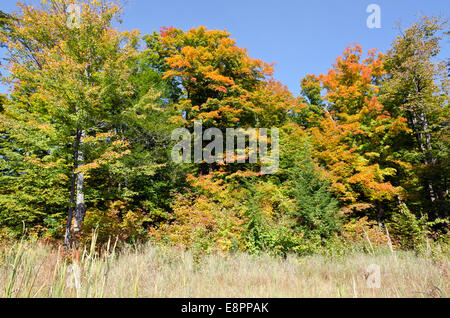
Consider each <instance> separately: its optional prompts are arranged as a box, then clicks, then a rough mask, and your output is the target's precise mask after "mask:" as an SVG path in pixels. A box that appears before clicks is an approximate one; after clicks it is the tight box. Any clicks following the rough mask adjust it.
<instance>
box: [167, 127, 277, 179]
mask: <svg viewBox="0 0 450 318" xmlns="http://www.w3.org/2000/svg"><path fill="white" fill-rule="evenodd" d="M192 136H193V137H192ZM180 139H181V140H180ZM192 139H193V147H192ZM172 140H175V141H178V140H179V142H178V143H177V144H176V145H175V146H174V147H173V148H172V153H171V156H172V160H173V161H174V162H176V163H181V162H184V163H192V162H194V163H202V162H205V163H210V164H211V163H218V164H223V163H245V162H249V163H258V159H259V162H260V163H261V174H274V173H276V172H277V171H278V167H279V156H280V155H279V146H280V145H279V130H278V128H271V129H270V136H268V129H267V128H248V129H242V128H226V130H225V140H224V136H223V132H222V130H220V129H219V128H208V129H206V130H205V131H204V132H203V125H202V121H200V120H196V121H195V122H194V133H193V134H191V132H190V131H189V130H188V129H186V128H177V129H174V130H173V132H172ZM247 140H248V143H247V142H246V141H247ZM205 141H210V142H209V143H208V144H207V145H204V142H205ZM269 141H270V146H271V151H270V154H269V153H268V145H269ZM224 142H225V153H224ZM192 148H193V150H194V153H193V155H192ZM247 159H248V161H247Z"/></svg>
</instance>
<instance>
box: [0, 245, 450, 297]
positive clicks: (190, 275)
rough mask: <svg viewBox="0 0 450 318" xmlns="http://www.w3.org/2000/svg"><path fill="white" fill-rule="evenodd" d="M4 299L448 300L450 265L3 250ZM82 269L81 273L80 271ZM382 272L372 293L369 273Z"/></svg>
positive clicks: (358, 257) (157, 251)
mask: <svg viewBox="0 0 450 318" xmlns="http://www.w3.org/2000/svg"><path fill="white" fill-rule="evenodd" d="M0 249H1V252H0V293H1V297H249V298H253V297H448V295H449V293H450V286H449V279H448V270H449V262H448V259H441V260H439V261H437V260H431V259H426V258H423V257H418V256H416V255H415V254H414V253H413V252H401V251H396V252H394V253H390V252H389V253H387V252H383V253H378V254H365V253H354V254H349V255H346V256H341V257H327V256H308V257H302V258H299V257H294V256H288V257H287V258H286V259H277V258H272V257H269V256H265V255H262V256H250V255H246V254H229V255H228V256H221V255H205V256H196V255H193V254H192V253H190V252H186V251H182V250H177V249H172V248H163V247H155V246H152V245H145V246H142V247H140V248H138V249H131V248H129V249H126V250H122V251H121V252H120V253H119V252H116V251H114V249H113V248H110V249H109V250H108V249H107V250H106V251H105V252H104V253H102V256H97V254H96V253H94V249H92V250H90V251H89V250H88V249H85V250H83V251H72V252H70V253H62V251H61V250H57V249H54V248H51V247H50V246H47V245H44V244H40V243H27V242H21V243H16V244H14V245H12V246H3V247H1V248H0ZM74 264H76V265H74ZM371 264H376V265H378V266H379V267H380V278H381V280H380V288H370V286H369V285H368V280H370V279H371V277H372V275H371V274H370V273H369V272H368V271H367V267H368V266H369V265H371Z"/></svg>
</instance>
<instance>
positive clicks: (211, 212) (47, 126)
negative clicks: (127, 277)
mask: <svg viewBox="0 0 450 318" xmlns="http://www.w3.org/2000/svg"><path fill="white" fill-rule="evenodd" d="M72 3H75V2H74V1H70V0H50V1H42V5H41V6H40V7H37V6H36V7H33V6H27V5H24V4H19V7H18V12H17V13H15V14H13V15H12V16H6V15H5V16H3V15H2V20H1V22H2V24H1V25H2V27H1V33H0V39H1V41H2V43H4V45H5V46H6V48H7V50H8V60H7V62H8V63H7V65H6V66H7V68H8V71H9V74H8V76H7V77H3V78H2V80H3V81H5V82H8V83H10V84H11V90H10V92H9V95H8V96H2V98H1V100H0V102H1V104H0V227H1V229H0V236H3V237H19V236H21V235H29V236H31V235H32V236H36V237H47V238H52V239H54V240H60V241H61V240H62V238H63V237H65V243H66V245H70V244H78V243H79V242H80V241H81V242H87V241H89V240H90V238H91V236H92V234H93V233H95V235H96V238H97V240H98V241H99V242H102V243H106V242H108V241H109V242H110V241H111V239H116V240H118V241H120V242H122V243H136V242H143V241H147V240H152V241H154V242H157V243H159V244H168V245H175V246H181V247H184V248H190V249H194V250H199V251H206V252H211V251H220V252H221V253H226V252H230V251H248V252H251V253H260V252H267V253H272V254H277V255H284V256H286V255H287V253H299V254H302V253H314V252H315V251H317V250H318V249H322V248H326V247H327V246H330V244H343V245H342V246H345V244H350V245H358V244H366V242H367V240H368V241H369V242H371V244H374V245H375V246H376V245H385V244H388V243H389V244H391V243H392V242H393V244H394V245H393V246H394V247H407V248H416V247H417V246H419V245H420V244H421V242H424V241H426V240H427V239H435V240H443V241H446V240H447V238H448V234H447V228H448V211H449V209H448V207H449V204H448V203H449V201H448V171H449V169H448V168H449V166H448V163H449V161H450V160H449V147H448V145H449V143H448V141H449V138H448V127H447V126H448V120H449V118H448V91H447V90H448V76H446V75H447V74H444V73H445V72H444V73H443V70H444V69H445V68H443V67H442V63H440V62H436V61H435V59H434V58H435V56H436V54H437V52H438V45H437V43H438V42H439V40H440V37H439V36H438V33H439V32H440V31H441V30H442V26H441V25H440V24H439V21H438V20H436V19H432V18H426V19H424V20H421V21H419V22H418V23H416V24H415V25H413V26H412V27H411V28H409V29H408V30H407V31H406V32H405V33H402V36H399V37H398V38H397V39H395V41H394V43H393V46H392V49H391V50H389V51H388V52H385V53H381V52H378V51H377V50H367V51H365V50H363V48H362V47H361V46H359V45H358V44H356V43H355V44H352V45H350V46H348V47H347V48H345V49H344V51H343V54H342V56H340V57H337V58H336V60H335V62H334V64H332V66H331V68H330V69H329V71H328V72H327V73H325V74H315V75H314V74H310V75H307V76H306V77H305V78H303V79H301V80H300V79H299V82H300V86H301V87H300V88H301V94H300V96H294V94H292V93H291V92H290V91H289V89H288V88H287V87H286V86H284V85H283V84H282V83H280V82H278V81H276V80H275V79H274V78H273V74H274V64H270V63H266V62H263V61H260V60H257V59H253V58H251V57H250V56H249V54H248V52H247V50H246V49H244V48H241V47H238V46H237V45H236V41H235V40H234V39H233V38H232V37H231V35H230V34H229V33H228V32H226V31H224V30H212V29H208V28H206V27H204V26H199V27H194V28H192V29H189V30H181V29H179V28H175V27H162V28H161V29H160V30H159V32H157V31H155V32H153V33H152V34H147V35H141V34H140V32H139V31H137V30H134V31H131V32H128V31H120V30H119V29H117V28H115V27H114V26H113V25H114V21H115V19H116V18H118V17H119V15H120V8H119V6H118V5H116V4H114V3H109V2H105V3H103V2H102V3H100V2H98V1H84V2H83V4H82V10H81V11H82V16H81V24H80V26H79V27H78V28H73V27H70V25H68V24H67V23H66V21H67V18H68V13H67V10H66V9H67V7H68V6H69V5H70V4H72ZM345 44H346V43H343V47H344V46H345ZM306 62H307V61H305V63H306ZM331 62H332V61H330V63H331ZM443 74H444V75H443ZM199 120H200V121H202V123H203V128H204V129H206V128H211V127H215V128H218V129H220V130H221V131H225V129H226V128H243V129H247V128H272V127H276V128H279V129H280V167H279V170H278V171H277V173H275V174H273V175H263V174H261V173H259V171H260V164H261V163H239V164H237V163H236V164H231V163H226V164H225V163H224V164H216V163H214V164H206V163H205V162H202V163H180V164H178V163H174V162H173V161H172V160H171V157H170V149H171V147H172V146H173V144H174V142H173V140H171V132H172V130H173V129H175V128H180V127H184V128H187V129H189V131H190V132H193V127H194V121H199ZM269 139H270V138H269ZM270 142H271V141H270V140H269V144H270ZM72 221H73V222H74V223H73V226H72ZM389 228H390V229H392V231H391V232H390V233H391V235H392V241H391V237H390V236H389V231H388V229H389ZM407 229H411V230H407ZM408 242H409V243H411V242H413V243H411V244H408ZM338 246H341V245H338Z"/></svg>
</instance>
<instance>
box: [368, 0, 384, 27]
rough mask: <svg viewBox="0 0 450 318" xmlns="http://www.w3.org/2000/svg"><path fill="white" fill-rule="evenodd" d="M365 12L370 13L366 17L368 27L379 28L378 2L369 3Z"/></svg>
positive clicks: (379, 9) (379, 13)
mask: <svg viewBox="0 0 450 318" xmlns="http://www.w3.org/2000/svg"><path fill="white" fill-rule="evenodd" d="M366 12H367V13H370V15H369V16H368V17H367V20H366V25H367V27H368V28H369V29H380V28H381V8H380V6H379V5H378V4H374V3H372V4H369V5H368V6H367V8H366Z"/></svg>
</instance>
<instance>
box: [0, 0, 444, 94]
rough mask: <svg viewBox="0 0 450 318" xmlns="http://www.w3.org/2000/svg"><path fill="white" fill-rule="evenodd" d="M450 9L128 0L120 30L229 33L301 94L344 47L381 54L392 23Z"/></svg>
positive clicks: (436, 1)
mask: <svg viewBox="0 0 450 318" xmlns="http://www.w3.org/2000/svg"><path fill="white" fill-rule="evenodd" d="M24 2H26V3H35V2H36V1H35V0H25V1H24ZM371 3H374V4H378V5H379V6H380V8H381V28H380V29H369V28H367V26H366V20H367V17H368V16H369V13H366V8H367V6H368V5H369V4H371ZM15 4H16V0H1V4H0V9H1V10H3V11H6V12H11V11H14V10H15V8H16V6H15ZM449 4H450V2H449V1H448V0H427V1H423V0H369V1H366V0H277V1H274V0H272V1H267V0H226V1H225V0H222V1H217V0H170V1H168V0H128V1H127V2H126V5H125V8H124V15H123V21H124V23H123V24H122V26H121V28H124V29H139V30H141V32H142V33H150V32H152V31H153V30H159V29H160V27H161V26H174V27H178V28H182V29H184V30H187V29H190V28H192V27H196V26H199V25H205V26H207V27H208V28H212V29H214V28H215V29H226V30H227V31H228V32H230V33H231V36H232V37H233V38H235V39H236V41H237V44H238V45H239V46H241V47H246V48H247V50H248V52H249V54H250V56H251V57H253V58H259V59H262V60H264V61H266V62H275V63H276V66H275V74H274V77H275V78H276V79H277V80H279V81H281V82H282V83H283V84H285V85H287V86H288V87H289V89H290V90H291V91H292V92H293V93H294V94H298V92H299V83H300V79H301V78H302V77H304V76H305V75H306V74H311V73H313V74H319V73H323V72H327V70H328V69H329V68H330V66H331V65H332V63H333V62H334V59H335V58H336V57H337V56H339V55H341V53H342V51H343V50H344V49H345V47H346V46H348V45H350V44H352V43H353V42H355V41H356V42H358V43H359V44H361V45H362V47H363V49H364V50H365V51H366V50H367V49H372V48H378V49H380V50H381V51H382V52H386V50H387V49H388V48H389V46H390V44H391V43H392V41H393V40H394V38H395V36H396V35H397V34H398V31H397V30H395V29H394V27H395V22H396V21H399V22H401V24H402V26H403V27H406V26H409V25H410V24H411V23H412V22H413V21H415V20H417V18H418V17H419V16H420V15H421V14H422V13H423V14H427V15H439V14H441V15H443V16H444V17H445V18H447V19H448V18H449V14H450V11H449ZM442 45H443V50H442V52H441V55H440V57H441V58H443V59H444V58H449V57H450V55H449V53H450V48H449V43H448V41H446V42H444V43H442ZM0 55H1V54H0ZM0 92H5V87H0Z"/></svg>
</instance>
